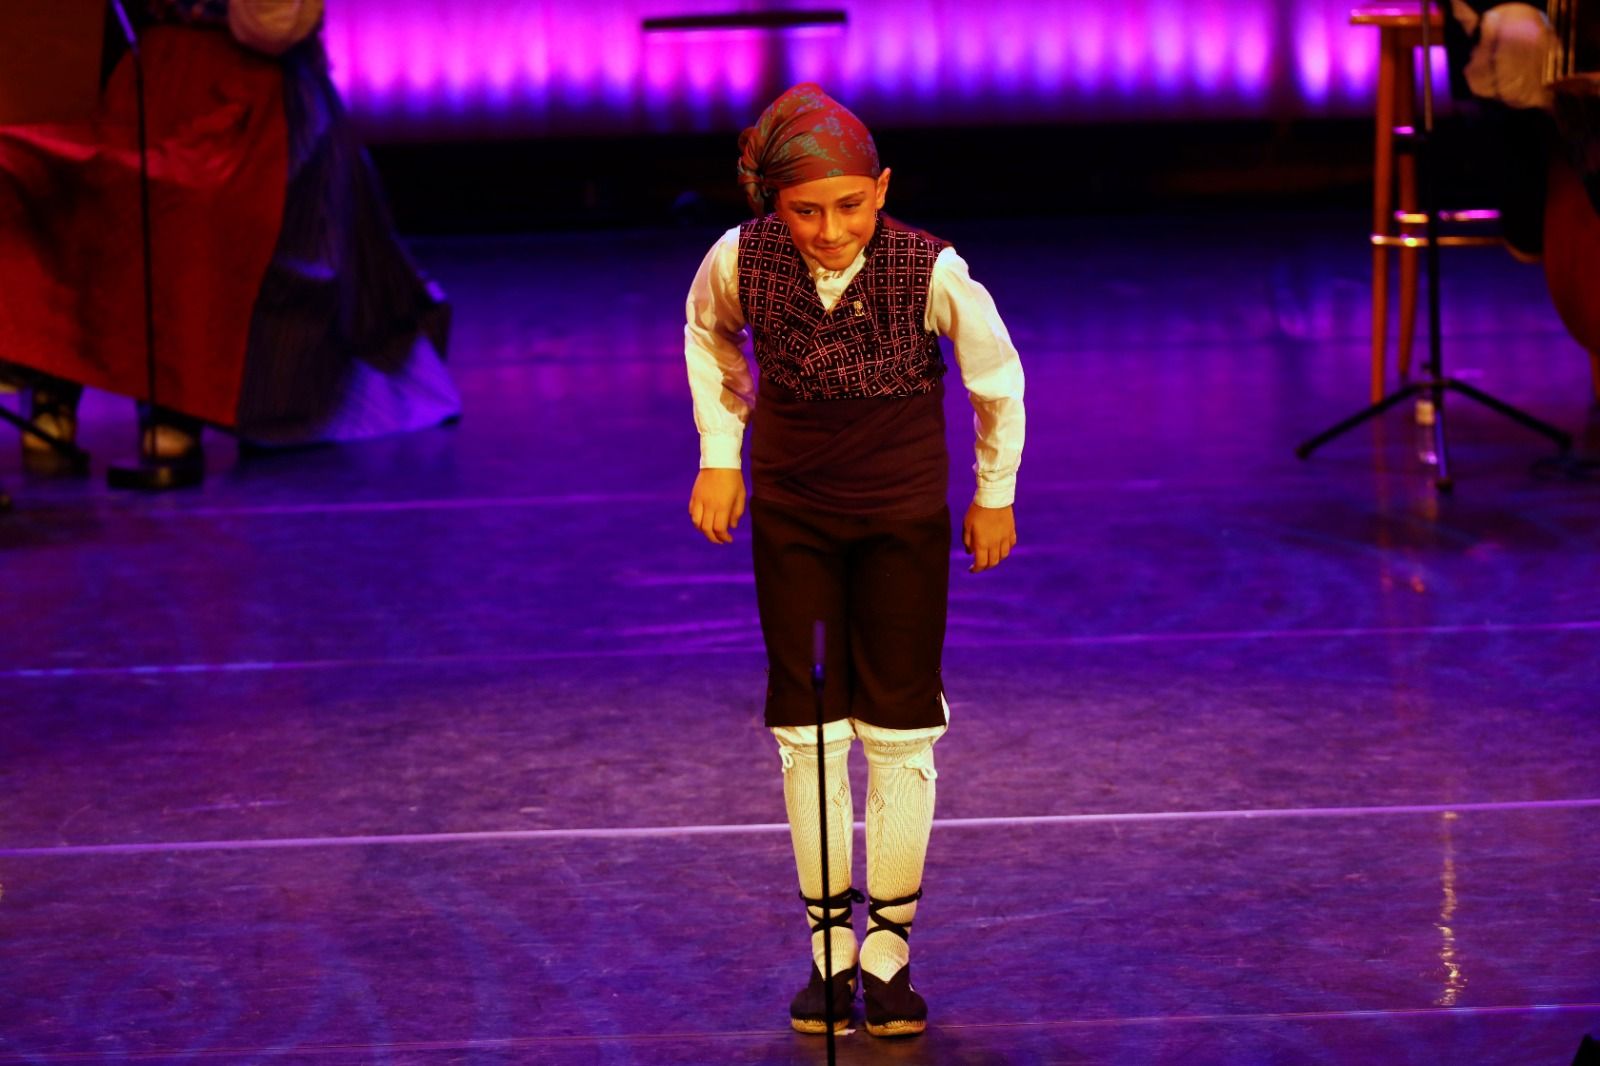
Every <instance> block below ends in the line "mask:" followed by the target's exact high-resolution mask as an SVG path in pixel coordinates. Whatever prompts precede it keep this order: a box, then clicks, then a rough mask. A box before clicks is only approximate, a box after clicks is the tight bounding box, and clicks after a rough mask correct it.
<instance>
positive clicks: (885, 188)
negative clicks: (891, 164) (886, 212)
mask: <svg viewBox="0 0 1600 1066" xmlns="http://www.w3.org/2000/svg"><path fill="white" fill-rule="evenodd" d="M888 195H889V168H888V167H884V168H883V170H882V171H880V172H879V173H878V203H877V207H878V210H880V211H881V210H883V201H884V198H885V197H886V196H888Z"/></svg>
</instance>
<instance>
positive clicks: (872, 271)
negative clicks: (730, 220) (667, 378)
mask: <svg viewBox="0 0 1600 1066" xmlns="http://www.w3.org/2000/svg"><path fill="white" fill-rule="evenodd" d="M942 247H943V245H941V244H939V243H938V242H936V241H931V240H929V239H928V238H927V237H924V236H922V235H921V234H918V233H913V232H910V231H908V230H899V229H890V228H888V227H885V226H882V225H880V226H879V227H878V231H877V233H876V234H874V235H873V238H872V240H871V241H870V242H868V244H867V252H866V262H864V263H863V264H862V265H861V271H860V273H858V274H857V275H856V276H855V277H854V278H852V279H851V281H850V285H849V286H848V287H847V288H846V289H845V291H844V295H843V296H841V297H840V298H839V302H838V303H837V304H835V305H834V306H833V310H832V311H824V310H823V309H822V300H821V299H820V298H819V297H818V296H817V287H816V283H815V282H814V281H812V280H811V274H810V271H809V270H808V269H807V268H806V263H805V260H804V259H802V258H801V256H800V252H799V250H798V249H796V248H795V245H794V240H793V238H791V237H790V236H789V227H788V226H786V225H784V224H783V222H782V221H780V220H779V219H778V218H777V217H776V216H774V215H768V216H767V217H766V218H758V219H754V220H752V221H750V222H746V223H745V224H744V225H742V226H740V227H739V304H740V306H741V307H742V308H743V310H744V317H745V321H746V322H747V323H749V325H750V334H751V338H752V341H753V345H754V348H755V356H756V363H757V364H758V365H759V366H760V367H761V379H762V381H763V382H767V381H771V382H775V383H777V384H778V385H781V386H783V387H784V388H785V389H786V390H788V391H789V392H791V393H793V394H794V395H795V396H796V397H797V398H799V399H802V400H840V399H846V398H852V397H864V396H915V395H919V394H921V393H926V392H932V391H933V390H934V389H935V388H936V387H938V385H939V380H940V378H941V377H943V376H944V372H945V365H944V359H943V357H942V356H941V355H940V353H939V338H938V336H937V335H935V334H933V333H929V332H928V331H927V330H926V329H925V328H924V326H923V322H924V319H925V317H926V314H927V307H928V281H929V279H930V278H932V276H933V262H934V260H935V259H937V258H938V257H939V251H940V249H941V248H942Z"/></svg>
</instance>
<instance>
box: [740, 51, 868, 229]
mask: <svg viewBox="0 0 1600 1066" xmlns="http://www.w3.org/2000/svg"><path fill="white" fill-rule="evenodd" d="M879 169H880V168H879V166H878V149H877V147H876V146H875V145H874V144H873V143H872V134H871V133H869V132H867V127H866V126H864V125H862V122H861V120H860V119H858V118H856V117H855V116H854V115H852V114H851V113H850V110H849V109H848V108H847V107H845V106H844V105H843V104H841V103H839V102H838V101H837V100H835V99H833V98H832V97H831V96H829V95H828V94H827V93H825V92H823V91H822V89H821V88H820V87H818V86H816V85H813V84H812V83H811V82H803V83H801V84H800V85H796V86H795V87H794V88H792V89H790V90H789V91H787V92H785V93H784V94H783V95H782V96H780V97H778V98H777V99H776V100H774V101H772V103H771V104H769V105H768V106H767V109H766V110H765V111H763V112H761V117H760V118H759V119H757V120H756V124H755V125H754V126H751V127H750V128H749V129H747V130H745V131H744V132H743V133H741V134H740V135H739V184H740V185H742V186H744V195H745V198H746V199H747V200H749V201H750V209H751V210H752V211H754V212H755V213H756V214H757V215H765V214H767V213H768V212H770V211H771V210H772V209H773V207H774V206H775V205H776V203H777V192H778V190H779V189H787V188H788V187H789V186H791V185H800V184H803V183H804V182H808V181H815V180H816V179H818V178H836V177H839V176H841V175H845V174H860V175H864V176H866V177H869V178H875V177H877V176H878V171H879Z"/></svg>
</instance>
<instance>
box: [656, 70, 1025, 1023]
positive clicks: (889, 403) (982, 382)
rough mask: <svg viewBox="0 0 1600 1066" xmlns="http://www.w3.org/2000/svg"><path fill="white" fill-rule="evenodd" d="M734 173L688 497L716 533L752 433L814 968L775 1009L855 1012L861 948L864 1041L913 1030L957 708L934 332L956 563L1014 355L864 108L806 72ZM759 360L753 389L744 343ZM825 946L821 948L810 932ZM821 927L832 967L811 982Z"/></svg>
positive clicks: (922, 1012) (1003, 423)
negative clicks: (911, 215) (960, 435)
mask: <svg viewBox="0 0 1600 1066" xmlns="http://www.w3.org/2000/svg"><path fill="white" fill-rule="evenodd" d="M739 146H740V153H741V154H740V160H739V180H740V182H741V184H742V185H743V186H744V190H745V193H746V195H747V197H748V199H749V201H750V206H751V208H752V209H753V210H754V212H755V214H756V215H757V216H758V217H756V218H755V219H754V220H752V221H749V222H746V223H744V224H743V225H741V226H738V227H736V228H734V229H731V230H729V231H728V232H727V233H726V234H724V235H723V236H722V238H721V239H720V240H718V241H717V243H716V244H715V245H714V246H713V247H712V249H711V251H710V252H709V253H708V254H707V255H706V257H705V260H704V262H702V263H701V265H700V270H699V273H698V274H697V275H696V277H695V280H694V284H693V287H692V289H691V291H690V293H689V299H688V308H687V310H688V325H687V327H686V328H685V331H684V339H685V352H686V356H687V360H688V366H689V381H690V387H691V391H692V393H693V396H694V413H695V423H696V425H697V427H698V428H699V431H700V441H701V454H700V467H701V469H700V473H699V475H698V477H697V478H696V480H695V484H694V489H693V492H692V494H691V497H690V502H689V514H690V517H691V519H692V520H693V522H694V524H695V526H696V527H697V528H698V529H699V530H700V531H701V533H703V534H704V535H705V536H706V538H707V539H709V540H710V541H711V542H712V543H715V544H728V543H731V542H732V540H733V536H732V530H733V529H734V528H735V527H736V526H737V525H738V523H739V519H740V518H741V516H742V515H743V513H744V510H745V488H744V479H743V475H742V473H741V462H740V451H741V444H742V441H743V435H744V430H745V425H746V423H747V422H748V423H751V424H752V427H753V433H752V441H751V477H752V483H753V488H752V493H751V498H750V515H751V526H752V534H751V536H752V539H753V542H754V556H755V577H756V598H757V603H758V606H759V609H760V614H761V629H762V635H763V638H764V641H765V644H766V649H767V659H768V685H767V696H766V724H767V726H768V727H769V728H771V730H772V733H773V735H774V737H775V738H776V740H777V744H778V749H779V755H780V758H781V760H782V764H783V783H784V787H783V793H784V802H785V805H786V807H787V811H788V816H789V826H790V832H791V837H792V840H793V844H794V853H795V862H796V866H797V869H798V871H799V877H800V895H801V897H802V898H803V899H804V901H805V903H806V906H807V916H808V918H809V920H810V925H811V930H812V938H811V947H812V956H813V965H812V966H811V967H810V976H809V979H808V981H807V983H806V985H805V987H803V988H802V989H801V990H800V992H799V993H798V994H797V995H796V996H795V997H794V1000H793V1002H792V1003H791V1004H790V1018H791V1021H792V1024H793V1026H794V1028H796V1029H797V1030H799V1031H801V1032H816V1033H820V1032H824V1031H825V1029H826V1023H825V1021H824V1019H825V1017H826V1016H827V1014H828V1003H827V998H828V997H831V998H832V1001H833V1003H832V1006H833V1010H832V1014H833V1017H834V1018H836V1019H837V1022H836V1027H837V1028H843V1027H844V1026H846V1025H848V1024H849V1020H850V1015H851V1010H852V1007H853V1004H854V999H855V989H856V971H857V966H858V964H859V968H860V976H861V987H862V992H863V996H864V999H865V1006H866V1012H865V1013H866V1023H867V1029H868V1031H869V1032H871V1033H872V1034H874V1035H876V1036H904V1035H911V1034H915V1033H920V1032H922V1031H923V1029H924V1028H925V1026H926V1019H927V1005H926V1003H925V1002H924V1001H923V999H922V997H921V996H920V995H919V994H918V993H917V992H916V990H915V989H914V988H913V987H912V985H911V968H910V943H909V935H910V929H911V924H912V918H913V916H914V914H915V913H916V907H917V901H918V900H919V899H920V898H921V896H922V871H923V863H924V859H925V857H926V854H927V846H928V837H929V832H930V829H931V827H932V823H933V804H934V779H935V777H936V774H935V771H934V763H933V745H934V742H935V741H937V740H938V739H939V738H940V737H941V736H942V735H943V734H944V732H945V729H946V727H947V724H948V721H949V706H948V705H947V704H946V702H945V698H944V686H943V682H942V679H941V677H940V657H941V653H942V650H943V643H944V630H945V612H946V598H947V591H948V584H949V565H950V535H951V531H950V513H949V508H948V506H947V504H946V500H945V494H946V489H947V482H948V480H949V474H948V470H949V459H948V453H947V449H946V444H945V424H944V407H943V394H944V389H943V380H942V379H943V375H944V372H945V365H944V360H943V358H942V356H941V354H940V350H939V343H938V338H939V337H940V336H946V337H949V338H950V339H951V340H952V342H953V344H954V348H955V355H956V360H957V362H958V363H959V365H960V370H961V376H962V381H963V383H964V385H965V386H966V388H967V391H968V394H969V396H970V397H971V400H972V405H973V409H974V411H975V412H976V418H975V428H976V432H977V464H976V466H975V470H976V472H977V480H978V487H977V493H976V495H975V496H974V498H973V501H972V505H971V507H970V508H968V510H967V513H966V518H965V521H964V522H963V526H962V541H963V544H964V546H965V547H966V549H967V551H968V552H969V553H970V554H971V555H972V556H973V562H972V565H971V567H970V569H971V570H972V571H973V572H978V571H983V570H987V569H990V568H991V567H994V566H997V565H999V563H1000V562H1001V561H1002V560H1003V559H1005V558H1006V556H1007V555H1008V554H1009V553H1010V551H1011V549H1012V547H1013V545H1015V543H1016V526H1015V521H1014V518H1013V514H1012V498H1013V493H1014V486H1015V481H1016V472H1017V467H1018V464H1019V462H1020V458H1021V452H1022V443H1023V428H1024V420H1023V406H1022V394H1023V375H1022V366H1021V363H1020V361H1019V360H1018V358H1017V352H1016V349H1015V348H1014V347H1013V346H1012V344H1011V340H1010V337H1009V336H1008V334H1007V332H1006V328H1005V324H1004V323H1003V322H1002V321H1001V320H1000V316H999V314H998V312H997V311H996V310H995V306H994V301H993V300H992V299H991V298H990V296H989V294H988V292H987V291H985V290H984V288H983V287H982V286H981V285H979V284H978V283H977V282H975V281H973V280H972V278H971V277H970V276H969V275H968V272H967V266H966V263H965V262H964V261H963V260H962V259H961V257H960V256H958V255H957V254H956V252H955V250H954V249H953V248H951V247H950V246H949V245H947V244H944V243H943V242H941V241H938V240H936V239H934V238H932V237H930V236H929V235H927V234H924V233H921V232H917V231H912V230H909V229H906V228H903V227H899V226H897V225H895V224H893V223H892V222H890V220H888V219H886V218H884V217H882V216H881V215H880V214H879V211H880V209H881V208H882V207H883V203H884V198H885V195H886V193H887V191H888V187H889V176H890V175H889V171H888V170H887V169H885V168H882V167H880V166H879V165H878V155H877V149H876V148H875V146H874V144H873V141H872V135H871V134H870V133H869V132H868V131H867V128H866V127H865V126H864V125H862V123H861V122H860V120H859V119H857V118H856V117H855V116H854V115H853V114H851V113H850V112H849V111H848V110H846V109H845V108H844V107H843V106H841V105H840V104H839V103H837V102H836V101H834V100H832V99H831V98H829V97H828V96H827V94H825V93H824V92H823V91H822V90H821V89H820V88H818V87H817V86H815V85H811V84H804V85H797V86H795V87H794V88H792V89H790V90H789V91H788V92H786V93H784V94H783V95H782V96H780V97H779V98H778V99H777V100H776V101H774V102H773V104H772V105H771V106H770V107H768V108H767V109H766V111H765V112H763V113H762V115H761V118H760V120H759V121H758V122H757V123H756V125H755V126H753V127H751V128H750V129H747V130H745V131H744V134H743V135H742V136H741V137H740V141H739ZM747 329H748V331H749V333H750V335H751V338H752V345H753V348H754V355H755V361H756V363H757V364H758V366H759V367H760V400H759V402H757V400H756V395H755V387H754V383H753V381H752V375H751V372H750V368H749V364H748V362H747V361H746V358H745V355H744V351H743V349H742V346H741V342H742V338H743V335H744V333H745V331H746V330H747ZM816 621H821V622H822V623H823V624H824V626H825V632H826V642H825V647H824V651H823V663H824V670H825V676H826V679H827V682H826V686H825V691H824V694H823V709H824V714H823V717H824V720H825V725H824V727H823V735H822V743H821V748H822V751H823V758H824V760H825V765H824V766H823V771H824V772H825V774H826V780H827V783H828V786H829V802H828V804H827V811H826V817H827V819H828V823H827V824H828V833H827V839H828V851H829V871H830V872H829V881H830V882H831V883H830V884H828V885H826V886H824V885H823V884H822V873H821V869H820V865H821V864H820V859H821V837H822V834H821V832H820V826H819V820H820V816H821V814H822V812H820V811H819V810H818V794H817V773H818V765H817V757H818V747H819V745H818V743H817V736H816V732H817V730H816V725H815V724H814V723H815V721H816V712H815V708H814V704H813V694H812V690H811V687H810V684H811V682H810V679H811V666H812V658H813V651H812V633H813V625H814V623H815V622H816ZM858 737H859V738H860V740H861V742H862V746H863V748H864V749H865V751H866V754H867V762H868V792H869V795H868V799H867V803H866V829H867V840H866V843H867V892H868V898H867V900H866V903H867V908H868V925H867V932H866V936H865V938H864V939H863V940H862V941H861V942H860V945H859V952H858V944H857V941H856V937H855V931H854V929H853V927H852V925H851V905H852V903H855V902H861V901H862V897H861V896H860V894H859V892H857V891H856V890H855V889H853V888H852V887H851V872H850V851H851V843H852V828H853V823H854V811H853V807H852V803H851V796H850V778H849V774H848V772H847V758H848V755H849V750H850V744H851V742H852V740H854V739H855V738H858ZM825 938H826V940H825ZM829 942H831V946H832V960H833V971H834V978H833V980H832V982H831V985H830V983H829V982H827V981H825V980H824V977H823V966H824V963H823V959H824V950H825V945H826V944H827V943H829Z"/></svg>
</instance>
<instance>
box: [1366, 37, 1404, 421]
mask: <svg viewBox="0 0 1600 1066" xmlns="http://www.w3.org/2000/svg"><path fill="white" fill-rule="evenodd" d="M1399 55H1400V49H1399V43H1398V41H1397V39H1396V35H1395V33H1394V31H1393V30H1390V29H1387V28H1385V29H1383V30H1380V31H1379V37H1378V101H1377V103H1378V111H1377V119H1376V126H1375V129H1376V139H1375V140H1374V143H1373V156H1372V159H1373V162H1372V232H1373V234H1374V235H1375V236H1388V235H1389V233H1390V232H1391V225H1390V222H1391V217H1392V215H1393V212H1394V200H1393V196H1394V134H1393V130H1394V126H1395V91H1396V84H1395V83H1396V79H1397V71H1398V61H1399ZM1388 333H1389V249H1387V248H1384V247H1382V246H1381V245H1373V246H1372V402H1373V403H1377V402H1378V401H1379V400H1381V399H1383V389H1384V379H1385V378H1386V377H1387V376H1388V365H1387V363H1388V360H1387V357H1386V353H1385V351H1384V346H1385V343H1386V341H1387V339H1388Z"/></svg>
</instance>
